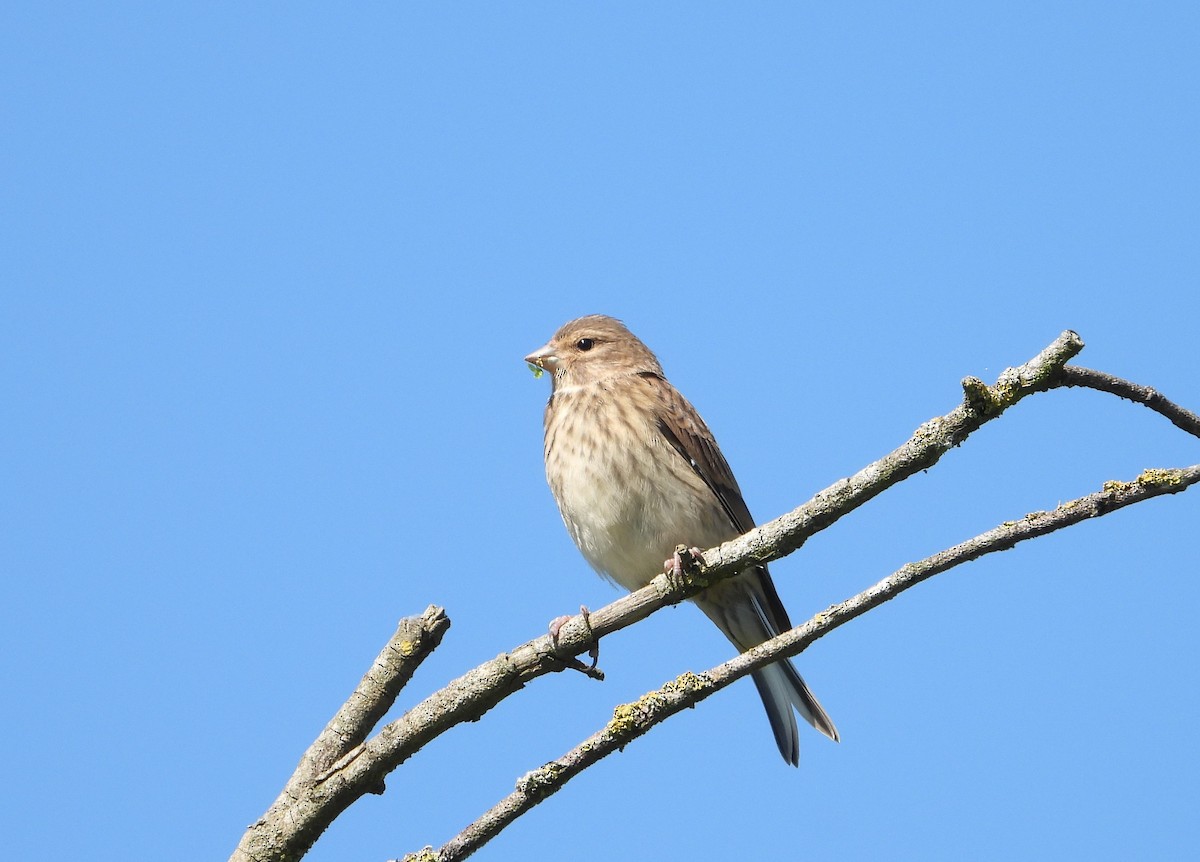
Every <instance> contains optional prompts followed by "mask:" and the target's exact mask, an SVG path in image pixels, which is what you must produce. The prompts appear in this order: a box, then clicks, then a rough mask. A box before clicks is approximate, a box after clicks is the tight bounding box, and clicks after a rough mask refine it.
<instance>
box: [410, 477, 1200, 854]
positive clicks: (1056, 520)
mask: <svg viewBox="0 0 1200 862" xmlns="http://www.w3.org/2000/svg"><path fill="white" fill-rule="evenodd" d="M1197 482H1200V465H1195V466H1192V467H1187V468H1185V469H1182V470H1146V471H1145V472H1143V473H1142V474H1141V475H1140V476H1138V477H1137V478H1136V479H1135V480H1134V481H1132V482H1106V483H1105V484H1104V488H1103V490H1100V491H1097V492H1096V493H1094V494H1089V495H1088V496H1086V497H1081V498H1079V499H1077V500H1071V501H1069V502H1067V503H1063V504H1062V505H1060V506H1059V507H1058V508H1057V509H1055V510H1054V511H1052V512H1032V513H1030V514H1028V515H1026V516H1025V517H1023V518H1022V519H1021V520H1019V521H1006V522H1005V523H1003V524H1001V525H1000V526H998V527H996V528H995V529H993V530H989V531H988V532H986V533H983V534H981V535H979V536H976V537H975V538H973V539H970V540H968V541H966V542H963V543H962V544H959V545H955V546H954V547H952V548H948V549H947V550H944V551H941V552H940V553H937V554H934V555H933V556H931V557H927V558H925V559H924V560H921V561H919V562H916V563H909V564H908V565H906V566H903V567H901V568H900V569H899V570H897V571H896V572H895V573H893V574H892V575H890V576H888V577H887V578H884V579H883V580H882V581H880V582H879V583H877V584H875V585H874V586H873V587H871V588H870V589H867V590H864V591H863V592H861V593H859V594H858V595H856V596H854V597H852V598H850V599H847V600H846V601H844V602H841V603H840V604H837V605H834V606H832V607H830V608H829V609H827V610H825V611H823V612H822V613H819V614H817V615H816V616H814V617H813V618H812V619H810V620H808V622H806V623H804V624H802V625H800V626H797V627H796V628H794V629H791V630H790V631H788V632H784V633H783V634H781V635H779V636H778V637H775V638H772V639H771V640H769V641H767V642H766V643H764V644H762V645H761V646H759V647H756V648H754V649H752V650H750V651H748V652H745V653H742V654H741V655H739V656H737V657H736V658H734V659H731V660H729V661H727V662H725V663H724V664H721V665H719V666H717V667H715V668H713V669H712V670H709V671H707V672H705V673H702V674H694V673H691V672H688V673H684V674H682V675H681V676H679V677H678V678H676V679H674V680H672V681H670V682H668V683H666V684H665V685H664V686H662V688H659V689H658V690H656V691H652V692H649V693H648V694H645V695H643V696H642V697H641V698H639V699H638V700H637V701H636V702H635V703H628V704H623V705H621V706H618V707H617V708H616V709H615V710H614V712H613V718H612V720H611V721H610V722H609V723H608V724H607V725H606V726H605V727H604V728H603V729H601V730H599V731H597V732H596V733H594V734H592V736H590V737H588V738H587V739H586V740H584V741H583V742H581V743H580V744H579V745H577V746H576V747H575V748H573V749H571V750H570V751H568V752H567V753H566V754H564V755H563V756H562V757H560V758H558V759H557V760H553V761H551V762H550V763H547V764H546V765H545V766H543V767H541V768H540V769H537V770H534V771H533V772H530V773H529V774H528V775H525V776H524V777H523V778H521V779H520V780H519V781H518V782H517V787H516V790H514V791H513V792H512V793H511V794H509V795H508V796H506V797H505V798H504V799H502V800H501V801H500V802H499V803H497V804H496V805H495V806H493V807H492V808H491V809H489V810H488V811H487V812H485V813H484V814H483V815H482V816H481V817H480V818H479V819H478V820H476V821H475V822H474V823H472V824H471V825H469V826H468V827H467V828H466V829H464V830H463V831H462V832H460V833H459V834H458V835H457V836H455V837H454V838H453V839H451V840H450V841H448V842H447V843H446V844H445V845H443V846H442V847H441V848H440V849H439V850H437V851H436V852H434V851H433V850H432V849H431V848H425V849H424V850H422V851H419V852H418V853H415V854H413V853H410V854H408V855H406V856H405V857H404V862H457V860H461V859H465V858H467V857H468V856H470V855H471V854H472V853H474V852H475V851H476V850H478V849H479V848H480V847H482V846H483V845H484V844H486V843H487V842H488V841H490V840H491V839H492V838H494V837H495V836H496V835H498V834H499V833H500V832H501V831H502V830H503V829H504V828H505V827H507V826H508V825H509V824H510V823H512V822H513V821H514V820H516V818H518V817H520V816H521V815H522V814H524V813H525V812H526V811H528V810H529V809H530V808H532V807H533V806H535V805H537V804H538V803H539V802H541V801H542V800H543V799H546V798H548V797H549V796H552V795H553V794H554V793H557V792H558V791H559V790H561V789H562V788H563V787H564V786H565V785H566V784H567V782H569V781H570V780H571V779H572V778H574V777H575V776H576V775H578V774H579V773H580V772H582V771H583V770H584V769H586V768H587V767H589V766H591V765H592V764H594V763H596V762H598V761H599V760H601V759H603V758H604V757H607V756H608V755H609V754H612V753H613V752H614V751H618V750H620V749H623V748H624V747H625V746H626V745H628V744H629V743H630V742H632V741H633V740H634V739H637V738H638V737H640V736H643V735H644V734H645V733H647V732H648V731H649V730H650V728H652V727H654V726H655V725H656V724H659V723H661V722H663V721H665V720H666V719H667V718H669V717H671V716H672V715H675V714H676V713H679V712H681V711H683V710H684V709H688V708H690V707H692V706H695V705H696V704H697V703H699V702H700V701H702V700H704V699H706V698H707V697H709V696H710V695H712V694H714V693H716V692H718V691H720V690H721V689H723V688H725V687H726V686H727V685H729V684H730V683H732V682H734V681H735V680H737V679H740V678H742V677H743V676H746V675H747V674H749V673H750V672H751V671H754V670H756V669H758V668H760V667H763V666H765V665H768V664H770V663H772V662H774V661H777V660H779V659H780V658H786V657H791V656H795V655H798V654H799V653H801V652H803V651H804V650H805V649H806V648H807V647H808V646H809V645H810V644H812V643H813V642H814V641H816V640H817V639H818V638H820V637H822V636H824V635H826V634H828V633H829V632H831V631H833V630H834V629H836V628H838V627H839V626H842V625H844V624H845V623H847V622H849V621H850V620H852V619H854V618H855V617H858V616H860V615H862V614H864V613H866V612H867V611H869V610H871V609H872V608H875V607H878V606H879V605H881V604H883V603H884V602H886V601H888V600H889V599H892V598H895V597H896V596H898V595H899V594H900V593H902V592H904V591H905V590H907V589H909V588H910V587H913V586H916V585H917V584H919V583H921V582H922V581H924V580H926V579H928V578H931V577H933V576H934V575H936V574H939V573H941V572H945V571H947V570H949V569H952V568H954V567H956V566H960V565H962V564H963V563H967V562H970V561H971V560H975V559H978V558H979V557H982V556H984V555H985V554H992V553H996V552H997V551H1007V550H1009V549H1010V548H1012V547H1014V546H1015V545H1017V544H1018V543H1020V542H1024V541H1027V540H1029V539H1034V538H1037V537H1039V536H1044V535H1046V534H1047V533H1052V532H1054V531H1056V530H1061V529H1063V528H1065V527H1069V526H1071V525H1073V524H1077V523H1079V522H1080V521H1084V520H1087V519H1089V518H1098V517H1101V516H1103V515H1107V514H1109V513H1111V512H1115V511H1117V510H1118V509H1123V508H1124V507H1126V506H1130V505H1133V504H1134V503H1139V502H1142V501H1144V500H1149V499H1151V498H1153V497H1159V496H1162V495H1164V494H1177V493H1179V492H1180V491H1184V490H1186V489H1187V488H1189V487H1190V486H1192V485H1194V484H1196V483H1197Z"/></svg>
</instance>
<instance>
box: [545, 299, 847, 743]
mask: <svg viewBox="0 0 1200 862" xmlns="http://www.w3.org/2000/svg"><path fill="white" fill-rule="evenodd" d="M525 361H526V362H528V363H530V364H531V365H534V366H536V367H538V368H541V369H544V370H546V371H549V372H551V374H552V389H551V393H550V401H549V403H548V404H547V405H546V415H545V432H546V437H545V456H546V480H547V481H548V482H549V484H550V490H551V491H552V492H553V493H554V499H555V502H557V503H558V510H559V512H560V513H561V514H562V519H563V523H564V524H566V526H567V532H569V533H570V534H571V538H572V539H574V540H575V544H576V545H577V546H578V547H579V550H580V551H581V552H582V553H583V556H584V557H585V558H586V559H587V561H588V562H589V563H590V564H591V566H592V568H594V569H595V570H596V571H598V572H599V573H600V574H602V575H604V576H605V577H607V578H609V579H610V580H612V581H615V582H616V583H617V584H620V585H621V586H622V587H624V588H625V589H627V590H636V589H639V588H641V587H644V586H645V585H646V584H648V583H649V582H650V580H651V579H652V578H653V577H654V575H655V574H656V573H657V572H658V571H660V570H661V569H662V567H663V566H664V565H665V564H664V563H663V560H664V559H665V558H669V557H671V556H672V554H673V553H674V551H675V548H676V546H677V545H679V544H680V543H684V544H686V545H687V546H689V547H690V546H692V545H697V546H699V547H701V548H711V547H715V546H716V545H719V544H721V543H722V542H725V541H727V540H729V539H732V538H734V537H736V536H739V535H741V534H742V533H744V532H746V531H747V530H749V529H751V528H752V527H753V526H754V519H753V518H751V516H750V510H749V509H748V508H747V507H746V502H745V500H743V499H742V492H741V490H740V489H739V488H738V484H737V480H736V479H734V478H733V473H732V471H730V469H729V465H728V464H727V463H726V462H725V458H724V456H722V455H721V450H720V448H718V446H717V441H716V440H715V439H713V435H712V432H710V431H709V430H708V426H707V425H705V424H704V420H703V419H701V418H700V414H698V413H697V412H696V410H695V408H694V407H692V405H691V404H690V403H688V401H687V399H686V398H684V397H683V396H682V395H680V394H679V392H678V391H677V390H676V389H675V387H674V386H672V385H671V384H670V383H668V382H667V379H666V377H665V376H664V375H663V370H662V366H661V365H659V362H658V359H657V358H655V356H654V354H653V353H651V352H650V349H649V348H648V347H646V345H645V344H643V343H642V342H641V341H640V340H639V339H638V338H637V336H635V335H634V334H633V333H632V332H630V331H629V330H628V329H626V328H625V325H624V324H623V323H621V321H619V320H616V319H614V318H611V317H606V316H604V315H599V314H593V315H590V316H588V317H581V318H579V319H578V320H572V321H571V322H570V323H567V324H565V325H564V326H563V327H562V328H561V329H559V330H558V332H556V333H554V337H553V338H551V339H550V341H549V342H548V343H547V344H546V345H545V346H544V347H541V348H539V349H537V350H535V351H534V352H533V353H531V354H529V355H528V356H526V357H525ZM677 559H678V558H676V561H677ZM693 601H694V602H695V603H696V604H697V605H698V606H699V607H700V610H702V611H704V613H705V614H707V615H708V617H709V619H711V620H712V621H713V622H714V623H716V624H717V627H718V628H720V629H721V631H722V632H724V633H725V636H726V637H727V638H729V640H731V641H733V643H734V645H735V646H736V647H737V648H738V650H739V651H741V652H745V651H746V650H748V649H751V648H752V647H755V646H757V645H758V644H760V643H762V642H763V641H765V640H767V639H768V638H770V637H772V636H774V635H776V634H778V633H779V632H781V631H786V630H788V629H790V628H791V627H792V623H791V621H790V620H789V619H788V615H787V611H786V610H784V607H783V603H782V602H781V601H780V600H779V594H778V593H777V592H776V591H775V585H774V584H773V583H772V582H771V576H770V575H769V574H768V573H767V567H766V566H765V565H759V566H753V567H751V568H748V569H746V571H744V572H742V573H741V574H739V575H735V576H734V577H732V578H729V579H727V580H724V581H720V582H719V583H716V584H714V585H713V586H711V587H709V588H708V589H707V590H705V591H704V592H703V593H701V594H699V595H698V596H696V597H695V598H693ZM753 678H754V684H755V685H756V686H757V687H758V693H759V696H760V697H762V701H763V705H764V706H765V707H766V710H767V717H768V718H769V719H770V721H771V730H772V731H773V732H774V734H775V742H776V744H778V746H779V751H780V753H781V754H782V755H783V758H784V760H786V761H787V762H788V763H791V764H792V765H797V764H798V763H799V761H800V735H799V731H798V729H797V727H796V717H795V715H794V714H793V712H792V708H793V707H795V709H796V711H797V712H799V713H800V715H801V716H802V717H803V718H804V719H805V720H806V721H807V722H808V723H809V724H811V725H812V726H813V727H815V728H816V729H817V730H819V731H821V733H823V734H825V735H826V736H828V737H829V738H830V739H832V740H834V741H835V742H836V741H837V739H838V732H837V729H836V728H835V727H834V726H833V722H832V721H830V719H829V716H828V715H826V714H825V710H824V709H822V708H821V704H819V703H818V702H817V699H816V698H815V697H813V695H812V692H810V691H809V690H808V686H806V685H805V684H804V680H803V679H801V678H800V674H799V673H797V672H796V669H795V667H793V666H792V663H791V662H790V661H787V660H786V659H785V660H783V661H779V662H776V663H775V664H771V665H768V666H767V667H764V668H762V669H760V670H757V671H755V672H754V674H753Z"/></svg>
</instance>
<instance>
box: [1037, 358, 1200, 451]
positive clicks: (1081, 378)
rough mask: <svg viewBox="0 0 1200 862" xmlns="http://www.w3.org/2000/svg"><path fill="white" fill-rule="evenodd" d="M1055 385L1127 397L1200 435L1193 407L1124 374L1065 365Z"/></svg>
mask: <svg viewBox="0 0 1200 862" xmlns="http://www.w3.org/2000/svg"><path fill="white" fill-rule="evenodd" d="M1053 385H1054V386H1084V387H1087V388H1088V389H1096V390H1098V391H1100V392H1107V393H1108V394H1109V395H1116V396H1118V397H1119V398H1125V399H1127V400H1129V401H1133V402H1135V403H1137V404H1144V405H1145V406H1147V407H1149V408H1150V409H1151V410H1153V411H1154V412H1155V413H1160V414H1162V415H1163V416H1166V417H1167V418H1168V419H1170V420H1171V422H1172V423H1173V424H1174V425H1175V427H1176V428H1180V429H1182V430H1184V431H1186V432H1187V433H1189V434H1191V435H1192V436H1193V437H1200V416H1197V415H1196V414H1195V413H1193V412H1192V411H1191V410H1187V409H1185V408H1183V407H1180V406H1179V405H1178V404H1176V403H1175V402H1173V401H1171V400H1169V399H1168V398H1166V397H1164V396H1163V395H1162V393H1160V392H1159V391H1158V390H1156V389H1151V388H1150V387H1149V386H1139V385H1138V384H1136V383H1130V382H1129V381H1128V380H1123V379H1121V378H1120V377H1113V376H1112V375H1111V374H1105V373H1104V372H1103V371H1093V370H1092V369H1091V368H1080V367H1079V366H1077V365H1066V366H1064V367H1063V369H1062V371H1060V372H1059V373H1058V376H1057V378H1056V379H1055V381H1054V383H1053Z"/></svg>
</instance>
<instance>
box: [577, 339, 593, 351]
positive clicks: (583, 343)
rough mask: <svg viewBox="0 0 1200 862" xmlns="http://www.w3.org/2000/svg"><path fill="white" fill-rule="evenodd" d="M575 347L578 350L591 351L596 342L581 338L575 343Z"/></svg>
mask: <svg viewBox="0 0 1200 862" xmlns="http://www.w3.org/2000/svg"><path fill="white" fill-rule="evenodd" d="M575 346H576V347H578V348H579V349H580V350H591V349H592V348H593V347H595V346H596V342H595V341H593V340H592V339H590V338H581V339H579V340H578V341H576V342H575Z"/></svg>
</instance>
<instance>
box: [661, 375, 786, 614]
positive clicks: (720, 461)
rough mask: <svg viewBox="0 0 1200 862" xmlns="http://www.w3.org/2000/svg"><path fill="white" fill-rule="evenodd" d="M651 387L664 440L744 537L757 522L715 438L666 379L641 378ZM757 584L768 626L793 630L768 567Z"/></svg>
mask: <svg viewBox="0 0 1200 862" xmlns="http://www.w3.org/2000/svg"><path fill="white" fill-rule="evenodd" d="M639 376H640V377H642V378H644V379H645V380H646V381H647V383H648V384H649V385H650V389H651V391H652V392H653V393H654V394H655V396H656V397H657V399H658V401H659V408H660V409H659V410H658V411H657V414H658V419H657V425H658V430H659V432H660V433H661V434H662V435H663V438H664V439H665V440H666V441H667V442H668V443H670V444H671V447H672V448H673V449H674V450H675V451H676V452H678V453H679V455H680V457H682V458H683V459H684V461H686V462H687V463H688V466H690V467H691V468H692V471H693V472H694V473H695V474H696V475H697V476H699V477H700V479H701V480H702V481H703V482H704V484H705V485H706V486H708V489H709V490H710V491H712V493H713V495H714V496H715V497H716V498H717V500H718V501H719V502H720V504H721V508H723V509H724V510H725V514H727V515H728V516H729V521H730V523H731V524H733V526H734V528H735V529H736V530H737V531H738V533H745V532H747V531H748V530H750V529H752V528H753V527H754V518H753V517H752V516H751V515H750V508H749V507H748V506H747V505H746V500H745V498H743V497H742V490H741V488H739V487H738V483H737V479H735V478H734V477H733V471H732V470H731V469H729V462H727V461H726V460H725V456H724V455H722V454H721V450H720V448H719V447H718V446H717V441H716V438H714V437H713V435H712V432H711V431H709V430H708V426H707V425H705V424H704V420H703V419H701V418H700V414H699V413H697V412H696V408H695V407H693V406H692V405H691V404H690V403H689V402H688V400H687V399H686V398H684V397H683V396H682V395H681V394H679V391H678V390H677V389H675V387H673V386H672V385H671V384H670V383H668V382H667V381H666V380H665V379H664V378H662V377H660V376H659V375H657V374H654V373H651V372H643V373H642V374H640V375H639ZM754 572H755V576H756V577H755V580H756V581H757V582H758V585H759V587H760V588H761V590H762V594H763V598H765V599H766V608H764V610H765V611H766V612H767V614H768V617H769V619H768V622H769V623H770V624H771V625H772V626H773V627H774V628H775V631H776V633H778V632H782V631H787V630H788V629H790V628H791V627H792V622H791V620H790V619H789V618H788V614H787V610H786V609H785V608H784V607H783V602H782V601H780V599H779V593H777V592H776V591H775V584H774V583H773V582H772V581H771V576H770V574H769V573H768V572H767V567H766V565H765V564H764V565H761V566H755V567H754Z"/></svg>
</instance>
